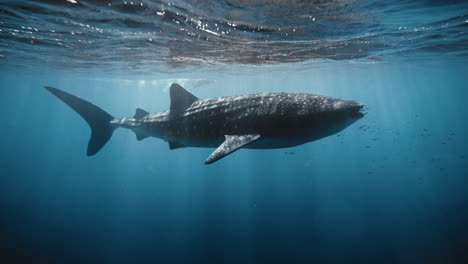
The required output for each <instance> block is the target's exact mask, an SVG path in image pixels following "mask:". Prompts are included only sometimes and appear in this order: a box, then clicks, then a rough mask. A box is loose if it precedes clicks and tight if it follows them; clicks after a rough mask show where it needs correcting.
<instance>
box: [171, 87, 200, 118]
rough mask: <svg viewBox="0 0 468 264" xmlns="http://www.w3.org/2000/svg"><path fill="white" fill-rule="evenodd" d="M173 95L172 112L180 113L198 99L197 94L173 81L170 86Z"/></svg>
mask: <svg viewBox="0 0 468 264" xmlns="http://www.w3.org/2000/svg"><path fill="white" fill-rule="evenodd" d="M170 96H171V108H170V109H171V113H173V114H180V113H182V112H184V111H185V109H187V108H189V106H191V105H192V104H193V102H195V101H196V100H198V98H197V97H196V96H194V95H193V94H191V93H190V92H188V91H187V90H185V89H184V88H183V87H182V86H180V85H178V84H177V83H173V84H172V85H171V88H170Z"/></svg>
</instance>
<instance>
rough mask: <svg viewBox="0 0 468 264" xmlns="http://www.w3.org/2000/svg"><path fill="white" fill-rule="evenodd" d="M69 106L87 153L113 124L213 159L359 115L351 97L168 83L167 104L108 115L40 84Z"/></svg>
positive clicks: (281, 144) (296, 140)
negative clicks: (219, 91)
mask: <svg viewBox="0 0 468 264" xmlns="http://www.w3.org/2000/svg"><path fill="white" fill-rule="evenodd" d="M45 88H46V89H47V90H48V91H50V92H51V93H52V94H54V95H55V96H57V97H58V98H59V99H61V100H62V101H63V102H64V103H66V104H67V105H68V106H70V107H71V108H72V109H74V110H75V111H76V112H77V113H78V114H79V115H81V116H82V117H83V119H84V120H86V122H87V123H88V124H89V126H90V127H91V138H90V140H89V143H88V150H87V155H88V156H91V155H94V154H96V153H97V152H98V151H99V150H100V149H101V148H102V147H103V146H104V145H105V144H106V143H107V141H108V140H109V139H110V138H111V136H112V133H113V132H114V130H115V129H116V128H119V127H122V128H128V129H131V130H132V131H134V132H135V134H136V138H137V139H138V140H143V139H145V138H148V137H157V138H160V139H163V140H165V141H167V142H168V143H169V148H170V149H177V148H183V147H209V148H216V150H215V151H214V152H213V153H212V154H211V155H210V156H209V157H208V158H207V159H206V160H205V164H210V163H213V162H215V161H217V160H219V159H221V158H223V157H225V156H227V155H229V154H231V153H232V152H234V151H236V150H238V149H240V148H257V149H269V148H285V147H293V146H297V145H300V144H304V143H306V142H310V141H314V140H317V139H320V138H323V137H326V136H330V135H333V134H335V133H337V132H339V131H341V130H343V129H344V128H346V127H347V126H349V125H350V124H352V123H354V122H355V121H356V120H358V119H360V118H361V117H363V114H362V113H361V112H360V110H361V109H362V107H363V105H362V104H360V103H358V102H356V101H352V100H343V99H337V98H332V97H326V96H320V95H314V94H305V93H260V94H249V95H241V96H229V97H219V98H212V99H199V98H197V97H196V96H194V95H193V94H191V93H190V92H188V91H187V90H185V89H184V88H182V87H181V86H180V85H178V84H176V83H174V84H172V85H171V87H170V98H171V105H170V109H169V110H167V111H164V112H159V113H154V114H150V113H148V112H146V111H144V110H142V109H140V108H138V109H137V110H136V113H135V115H134V116H133V117H128V118H114V117H112V116H111V115H110V114H108V113H107V112H105V111H104V110H102V109H100V108H99V107H97V106H95V105H93V104H91V103H89V102H87V101H85V100H83V99H81V98H79V97H76V96H74V95H71V94H69V93H66V92H64V91H61V90H59V89H56V88H52V87H45Z"/></svg>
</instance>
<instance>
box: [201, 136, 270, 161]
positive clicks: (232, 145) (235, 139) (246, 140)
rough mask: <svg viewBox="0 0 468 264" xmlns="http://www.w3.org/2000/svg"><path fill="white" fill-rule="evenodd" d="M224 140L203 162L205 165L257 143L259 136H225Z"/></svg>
mask: <svg viewBox="0 0 468 264" xmlns="http://www.w3.org/2000/svg"><path fill="white" fill-rule="evenodd" d="M225 137H226V140H224V142H223V144H221V145H220V146H219V147H218V148H217V149H216V150H215V151H214V152H213V153H211V155H210V156H209V157H208V158H207V159H206V160H205V164H211V163H213V162H215V161H217V160H219V159H222V158H224V157H226V156H227V155H229V154H231V153H233V152H234V151H236V150H238V149H240V148H242V147H243V146H245V145H248V144H250V143H253V142H255V141H257V140H258V139H259V138H260V137H261V136H260V134H251V135H226V136H225Z"/></svg>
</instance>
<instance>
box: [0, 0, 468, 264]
mask: <svg viewBox="0 0 468 264" xmlns="http://www.w3.org/2000/svg"><path fill="white" fill-rule="evenodd" d="M174 82H175V83H178V84H180V85H182V86H183V87H185V88H186V89H187V90H188V91H190V92H191V93H193V94H194V95H196V96H198V97H200V98H212V97H220V96H232V95H242V94H251V93H267V92H297V93H312V94H319V95H325V96H332V97H336V98H343V99H352V100H356V101H359V102H361V103H363V104H364V105H365V106H366V108H365V113H366V114H365V117H363V118H362V119H360V120H358V121H357V122H356V123H354V124H352V125H351V126H349V127H348V128H346V129H345V130H343V131H342V132H340V133H338V134H335V135H332V136H329V137H326V138H323V139H321V140H318V141H314V142H310V143H307V144H303V145H300V146H297V147H293V148H284V149H265V150H258V149H240V150H239V151H237V152H235V153H233V154H231V155H229V156H227V157H225V158H223V159H222V160H220V161H218V162H216V163H214V164H211V165H204V164H203V161H204V160H205V159H206V158H207V157H208V156H209V155H210V153H211V152H213V150H214V149H209V148H180V149H174V150H170V149H169V147H168V143H167V142H165V141H163V140H160V139H157V138H150V139H145V140H144V141H137V140H136V138H135V134H134V133H133V132H131V131H129V130H125V129H118V130H116V131H115V133H114V135H113V137H112V138H111V139H110V141H109V142H108V143H107V144H106V145H105V146H104V148H103V149H102V150H101V151H100V152H99V153H97V154H96V155H95V156H92V157H87V156H86V146H87V143H88V140H89V135H90V129H89V127H88V125H87V123H86V122H85V121H83V119H82V118H81V117H80V116H79V115H78V114H76V113H75V112H74V111H73V110H71V109H70V108H69V107H68V106H66V105H65V104H63V103H62V102H60V101H59V100H57V98H56V97H54V96H53V95H51V94H50V93H49V92H47V90H45V89H44V88H43V87H44V86H52V87H56V88H59V89H61V90H64V91H66V92H69V93H71V94H74V95H77V96H79V97H81V98H83V99H85V100H87V101H90V102H92V103H93V104H96V105H97V106H99V107H101V108H102V109H105V110H106V111H108V112H109V113H111V114H112V115H113V116H116V117H131V116H133V114H134V113H135V109H136V108H142V109H145V110H147V111H149V112H151V113H154V112H161V111H165V110H167V109H169V106H170V99H169V86H170V85H171V84H172V83H174ZM0 113H1V117H0V128H1V129H0V263H2V264H3V263H5V264H10V263H25V264H36V263H41V264H42V263H48V264H53V263H57V264H62V263H101V264H104V263H110V264H114V263H116V264H117V263H142V264H144V263H161V264H166V263H167V264H172V263H176V264H179V263H180V264H191V263H203V264H208V263H229V264H231V263H232V264H234V263H235V264H241V263H246V264H272V263H274V264H276V263H281V264H282V263H285V264H289V263H294V264H295V263H300V264H303V263H304V264H308V263H316V264H328V263H332V264H335V263H359V264H367V263H369V264H371V263H383V264H387V263H388V264H393V263H395V264H419V263H421V264H432V263H434V264H464V263H468V225H467V223H468V136H467V135H468V132H467V130H468V2H467V1H462V0H459V1H457V0H451V1H442V0H412V1H409V0H395V1H377V0H329V1H321V0H308V1H307V0H302V1H301V0H283V1H281V0H255V1H254V0H252V1H246V0H174V1H157V0H155V1H149V0H143V1H122V0H118V1H115V0H95V1H91V0H86V1H84V0H38V1H20V0H11V1H7V0H0Z"/></svg>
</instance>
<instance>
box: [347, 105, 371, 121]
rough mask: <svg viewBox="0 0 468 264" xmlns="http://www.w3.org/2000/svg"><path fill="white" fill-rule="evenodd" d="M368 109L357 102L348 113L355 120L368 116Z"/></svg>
mask: <svg viewBox="0 0 468 264" xmlns="http://www.w3.org/2000/svg"><path fill="white" fill-rule="evenodd" d="M366 110H367V107H364V105H363V104H361V103H358V102H356V105H353V106H351V107H350V108H348V110H347V113H348V115H349V116H350V117H353V118H361V117H364V116H365V115H366V112H365V111H366Z"/></svg>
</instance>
